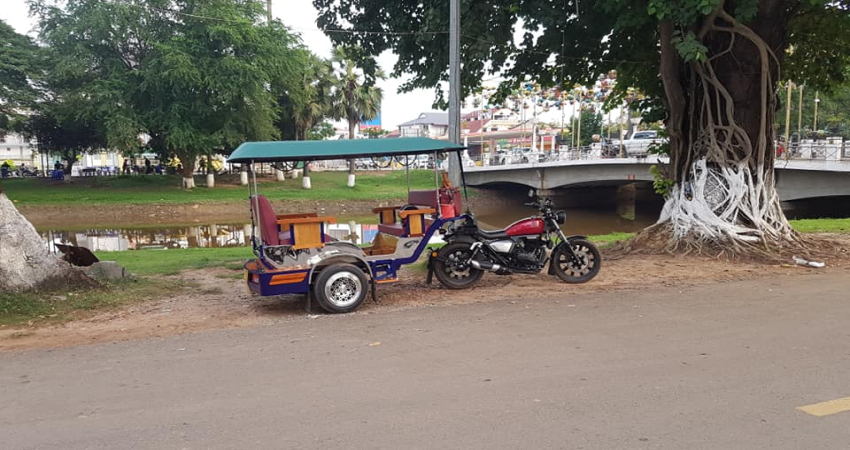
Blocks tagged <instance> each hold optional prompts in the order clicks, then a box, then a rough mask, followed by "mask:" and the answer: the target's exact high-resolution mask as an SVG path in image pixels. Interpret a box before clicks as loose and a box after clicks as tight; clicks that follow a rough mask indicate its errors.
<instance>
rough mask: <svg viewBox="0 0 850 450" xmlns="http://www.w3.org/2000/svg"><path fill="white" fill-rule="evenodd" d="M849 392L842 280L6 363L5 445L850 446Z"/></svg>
mask: <svg viewBox="0 0 850 450" xmlns="http://www.w3.org/2000/svg"><path fill="white" fill-rule="evenodd" d="M556 297H557V296H556ZM846 397H850V279H848V277H847V276H846V274H844V273H840V272H838V271H833V272H829V273H822V274H817V275H807V276H803V277H793V278H783V279H762V280H757V281H748V282H736V283H727V284H719V285H714V286H706V287H696V288H685V289H682V290H679V289H652V288H647V290H645V291H641V292H634V291H632V292H620V293H608V294H603V295H585V296H572V297H568V296H563V295H562V296H561V298H557V299H553V300H551V301H548V302H545V301H540V300H534V301H527V300H523V299H515V300H513V301H492V302H485V303H479V304H472V305H463V306H446V307H442V306H438V307H423V308H416V309H408V310H402V311H391V312H380V313H373V314H353V315H348V316H321V317H318V318H314V319H308V318H306V317H301V318H297V319H293V320H285V321H281V322H280V323H279V324H277V325H276V326H273V327H256V328H247V329H238V330H222V331H215V332H206V333H197V334H191V335H184V336H175V337H171V338H165V339H155V340H144V341H133V342H123V343H116V344H100V345H89V346H82V347H73V348H63V349H56V350H39V351H31V352H25V353H5V354H0V448H3V449H19V448H39V449H83V448H108V449H122V448H152V449H168V448H190V449H201V448H232V449H247V448H290V449H336V448H346V449H348V448H362V449H373V448H374V449H544V448H558V449H561V448H563V449H656V448H663V449H774V450H775V449H848V448H850V412H838V413H834V414H833V413H829V414H827V415H824V416H822V417H816V416H813V415H810V414H807V413H805V412H803V411H800V410H798V409H797V408H798V407H800V406H803V405H809V404H813V403H818V402H823V401H828V400H834V399H840V398H846Z"/></svg>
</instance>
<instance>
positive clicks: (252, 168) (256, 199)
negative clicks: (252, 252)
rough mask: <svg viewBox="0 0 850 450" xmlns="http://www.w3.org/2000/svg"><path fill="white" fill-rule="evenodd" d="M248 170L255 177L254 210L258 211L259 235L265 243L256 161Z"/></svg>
mask: <svg viewBox="0 0 850 450" xmlns="http://www.w3.org/2000/svg"><path fill="white" fill-rule="evenodd" d="M248 169H250V170H251V175H252V176H253V179H254V207H255V209H254V210H255V211H256V214H257V219H258V220H259V221H260V226H259V227H257V229H258V230H259V231H260V233H259V234H260V242H263V227H262V222H263V218H262V213H261V212H260V199H259V197H258V196H259V195H260V190H259V189H258V188H257V171H256V170H255V167H254V160H251V164H250V165H248ZM252 237H253V236H252Z"/></svg>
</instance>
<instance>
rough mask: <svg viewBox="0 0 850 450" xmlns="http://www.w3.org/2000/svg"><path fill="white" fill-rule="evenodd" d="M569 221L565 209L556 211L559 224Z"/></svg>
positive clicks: (556, 219)
mask: <svg viewBox="0 0 850 450" xmlns="http://www.w3.org/2000/svg"><path fill="white" fill-rule="evenodd" d="M566 221H567V213H566V212H564V211H558V212H556V213H555V222H558V225H563V224H564V223H565V222H566Z"/></svg>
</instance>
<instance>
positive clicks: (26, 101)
mask: <svg viewBox="0 0 850 450" xmlns="http://www.w3.org/2000/svg"><path fill="white" fill-rule="evenodd" d="M39 68H40V64H39V49H38V47H36V46H35V44H33V42H32V41H31V40H30V38H28V37H27V36H23V35H20V34H18V33H16V32H15V30H14V29H13V28H12V27H11V26H9V25H8V24H7V23H6V22H4V21H2V20H0V133H4V132H6V131H8V130H10V129H11V128H12V127H13V125H14V124H13V122H14V121H15V119H19V118H21V117H22V113H23V112H24V110H26V109H28V108H30V107H31V106H32V105H33V104H34V103H35V101H36V100H37V98H38V90H37V89H36V87H35V85H34V84H33V75H34V74H36V73H37V72H38V70H39Z"/></svg>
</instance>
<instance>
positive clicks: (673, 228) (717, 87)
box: [654, 1, 798, 252]
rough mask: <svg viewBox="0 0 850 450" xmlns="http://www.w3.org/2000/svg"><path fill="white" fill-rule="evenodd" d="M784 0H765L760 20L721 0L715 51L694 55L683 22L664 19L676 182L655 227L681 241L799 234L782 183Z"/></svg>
mask: <svg viewBox="0 0 850 450" xmlns="http://www.w3.org/2000/svg"><path fill="white" fill-rule="evenodd" d="M778 3H780V2H777V1H762V2H759V16H758V18H757V19H756V20H755V21H754V22H753V23H752V24H751V27H747V26H745V25H743V24H741V23H739V22H737V21H736V20H735V19H734V18H733V17H732V16H731V15H730V14H728V13H727V12H726V11H725V10H724V9H723V8H724V6H721V8H720V9H718V10H717V11H715V12H714V13H712V14H711V15H710V16H708V17H707V19H706V21H705V23H704V24H703V26H702V28H701V29H700V30H699V32H698V33H697V37H698V39H700V40H701V42H702V43H703V44H704V45H705V46H706V47H707V49H708V57H707V59H706V60H705V61H694V62H691V63H689V64H684V63H683V61H682V59H681V58H680V56H679V55H678V53H677V50H676V48H675V47H674V46H673V45H672V43H671V39H672V38H673V32H674V27H673V24H672V23H670V22H669V21H663V22H662V23H661V25H660V28H659V34H660V38H661V77H662V81H663V84H664V90H665V96H666V98H665V102H666V106H667V108H668V111H669V116H668V120H667V131H668V135H669V138H670V165H669V166H668V167H667V168H666V173H665V175H666V176H667V177H668V178H669V179H671V180H673V181H674V182H675V184H674V185H673V187H672V189H671V191H670V192H669V195H668V196H667V199H666V203H665V205H664V209H663V211H662V213H661V217H660V219H659V227H657V228H656V229H655V230H654V231H658V230H659V229H660V230H663V232H665V233H668V232H669V233H670V236H669V240H668V244H669V246H671V247H677V246H679V245H681V244H685V245H686V246H688V247H690V246H696V247H701V246H702V245H705V244H708V245H716V246H720V247H722V248H724V249H729V250H731V251H733V252H734V251H738V250H745V249H748V248H750V249H751V248H760V249H763V248H766V247H771V246H781V245H786V244H790V243H794V242H796V241H797V239H798V237H797V235H796V233H794V231H793V230H792V228H791V226H790V225H789V224H788V221H787V219H786V218H785V215H784V214H783V212H782V209H781V206H780V202H779V197H778V196H777V193H776V189H775V186H774V184H775V178H774V167H773V162H774V155H775V154H774V143H773V128H772V124H773V123H774V115H775V110H776V83H777V80H778V77H779V62H780V61H779V59H778V56H777V52H782V51H784V49H785V45H786V44H785V42H783V41H782V39H783V38H782V36H784V35H785V27H786V25H787V23H788V17H787V16H785V14H787V13H785V12H783V11H782V10H780V9H776V8H775V5H776V4H778ZM721 5H722V4H721ZM767 24H770V25H769V26H767Z"/></svg>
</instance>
